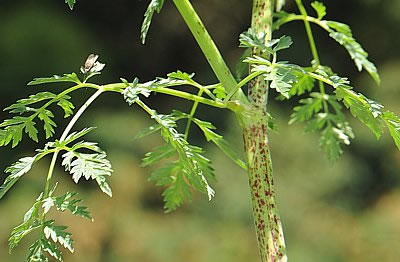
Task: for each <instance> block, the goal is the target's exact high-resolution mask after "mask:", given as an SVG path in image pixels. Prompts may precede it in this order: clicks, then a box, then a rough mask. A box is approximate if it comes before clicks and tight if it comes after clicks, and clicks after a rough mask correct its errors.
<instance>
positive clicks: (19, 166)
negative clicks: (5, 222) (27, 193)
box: [0, 156, 36, 199]
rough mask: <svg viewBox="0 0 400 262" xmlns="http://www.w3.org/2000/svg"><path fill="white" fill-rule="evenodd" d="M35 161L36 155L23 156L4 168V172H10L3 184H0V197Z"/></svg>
mask: <svg viewBox="0 0 400 262" xmlns="http://www.w3.org/2000/svg"><path fill="white" fill-rule="evenodd" d="M35 161H36V156H34V157H24V158H21V159H20V160H18V162H16V163H15V164H13V165H11V166H10V167H8V168H7V169H6V170H5V172H6V173H10V175H9V176H8V177H7V178H6V180H5V181H4V183H3V185H1V186H0V199H1V198H2V197H3V196H4V195H5V194H6V193H7V191H8V190H9V189H10V188H11V187H12V186H13V185H14V184H15V183H16V182H17V181H18V179H19V178H20V177H22V176H23V175H24V174H26V173H27V172H28V171H29V170H30V169H31V168H32V165H33V163H34V162H35Z"/></svg>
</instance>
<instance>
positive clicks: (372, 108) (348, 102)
mask: <svg viewBox="0 0 400 262" xmlns="http://www.w3.org/2000/svg"><path fill="white" fill-rule="evenodd" d="M335 93H336V97H337V99H338V100H339V101H343V104H344V105H345V106H346V107H347V108H348V109H350V112H351V114H352V115H353V116H355V117H357V118H358V119H359V120H360V121H361V122H363V123H364V124H365V125H366V126H368V127H369V128H370V129H371V130H372V131H373V132H374V134H375V135H376V138H380V136H381V135H382V133H383V125H382V121H381V119H380V117H381V115H382V113H383V112H382V109H383V106H382V105H380V104H378V103H376V102H375V101H373V100H370V99H368V98H366V97H365V96H364V95H362V94H360V93H356V92H354V91H353V90H351V89H350V88H346V87H344V86H340V87H338V88H336V91H335Z"/></svg>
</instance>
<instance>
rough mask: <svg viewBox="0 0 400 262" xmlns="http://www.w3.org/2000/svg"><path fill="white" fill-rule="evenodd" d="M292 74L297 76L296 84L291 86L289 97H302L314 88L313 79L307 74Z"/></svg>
mask: <svg viewBox="0 0 400 262" xmlns="http://www.w3.org/2000/svg"><path fill="white" fill-rule="evenodd" d="M294 74H295V75H297V82H296V83H295V84H293V85H292V88H291V89H290V91H289V96H290V97H293V96H300V95H303V94H305V93H306V92H310V91H311V90H312V89H313V88H314V84H315V79H314V78H312V77H310V76H308V75H307V74H299V73H297V72H294Z"/></svg>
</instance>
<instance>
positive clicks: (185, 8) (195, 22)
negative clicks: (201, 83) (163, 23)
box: [173, 0, 247, 103]
mask: <svg viewBox="0 0 400 262" xmlns="http://www.w3.org/2000/svg"><path fill="white" fill-rule="evenodd" d="M173 1H174V3H175V5H176V7H177V9H178V10H179V12H180V14H181V15H182V17H183V19H184V20H185V22H186V24H187V25H188V27H189V29H190V31H191V32H192V34H193V36H194V38H195V39H196V41H197V43H198V44H199V46H200V48H201V50H202V51H203V53H204V55H205V56H206V58H207V61H208V63H209V64H210V66H211V68H212V70H213V71H214V73H215V75H216V76H217V78H218V80H219V81H220V82H221V83H222V85H223V86H224V88H225V89H226V90H227V91H228V92H229V91H231V90H233V89H234V88H235V86H236V85H237V83H236V80H235V78H234V76H233V75H232V72H231V71H230V70H229V68H228V66H227V65H226V63H225V61H224V59H223V58H222V55H221V53H220V52H219V50H218V48H217V46H216V45H215V43H214V41H213V40H212V38H211V36H210V35H209V33H208V32H207V29H206V28H205V26H204V24H203V22H202V21H201V19H200V17H199V16H198V15H197V13H196V11H195V10H194V8H193V6H192V5H191V3H190V2H189V0H173ZM235 97H236V98H237V99H238V100H239V101H240V102H242V103H247V98H246V96H245V95H244V94H243V92H238V93H237V94H236V96H235Z"/></svg>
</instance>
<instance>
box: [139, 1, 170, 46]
mask: <svg viewBox="0 0 400 262" xmlns="http://www.w3.org/2000/svg"><path fill="white" fill-rule="evenodd" d="M163 4H164V0H151V2H150V4H149V6H148V7H147V10H146V12H145V13H144V20H143V23H142V28H141V30H140V38H141V39H142V43H143V44H144V43H145V42H146V36H147V33H148V31H149V28H150V24H151V20H152V18H153V15H154V12H157V13H160V11H161V9H162V7H163Z"/></svg>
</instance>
